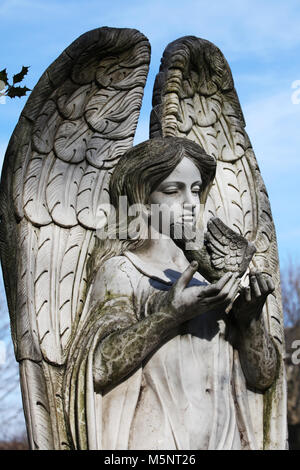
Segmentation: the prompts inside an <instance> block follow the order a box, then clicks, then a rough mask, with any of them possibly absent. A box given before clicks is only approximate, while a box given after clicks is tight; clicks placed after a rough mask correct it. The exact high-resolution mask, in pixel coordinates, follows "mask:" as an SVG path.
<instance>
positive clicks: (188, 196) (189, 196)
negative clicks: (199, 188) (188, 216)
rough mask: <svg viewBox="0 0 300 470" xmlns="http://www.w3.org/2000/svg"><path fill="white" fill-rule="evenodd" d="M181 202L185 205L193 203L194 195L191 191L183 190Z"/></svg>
mask: <svg viewBox="0 0 300 470" xmlns="http://www.w3.org/2000/svg"><path fill="white" fill-rule="evenodd" d="M183 204H185V205H186V206H191V205H195V198H194V195H193V193H192V191H190V190H188V189H187V190H186V191H185V192H184V194H183Z"/></svg>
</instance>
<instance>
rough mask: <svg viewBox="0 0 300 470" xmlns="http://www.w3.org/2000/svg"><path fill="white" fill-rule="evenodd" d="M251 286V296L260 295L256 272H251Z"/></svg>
mask: <svg viewBox="0 0 300 470" xmlns="http://www.w3.org/2000/svg"><path fill="white" fill-rule="evenodd" d="M250 287H251V297H252V298H253V297H260V296H261V291H260V288H259V285H258V281H257V279H256V273H253V272H252V273H250Z"/></svg>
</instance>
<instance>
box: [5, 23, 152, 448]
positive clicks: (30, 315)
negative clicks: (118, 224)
mask: <svg viewBox="0 0 300 470" xmlns="http://www.w3.org/2000/svg"><path fill="white" fill-rule="evenodd" d="M149 62H150V45H149V42H148V40H147V39H146V38H145V37H144V36H143V35H142V34H141V33H140V32H138V31H136V30H132V29H116V28H100V29H96V30H93V31H90V32H88V33H86V34H84V35H82V36H80V37H79V38H78V39H77V40H76V41H74V42H73V43H72V44H71V45H70V46H69V47H68V48H67V49H66V50H65V51H64V52H63V53H62V54H61V55H60V56H59V57H58V59H57V60H56V61H55V62H54V63H53V64H52V65H50V67H49V68H48V69H47V70H46V72H45V73H44V74H43V76H42V77H41V79H40V80H39V82H38V84H37V85H36V87H35V89H34V90H33V91H32V93H31V95H30V97H29V99H28V101H27V104H26V106H25V107H24V110H23V112H22V114H21V117H20V120H19V122H18V124H17V126H16V129H15V131H14V133H13V135H12V138H11V140H10V143H9V146H8V149H7V153H6V157H5V161H4V167H3V171H2V179H1V190H0V211H1V228H0V237H1V238H0V250H1V261H2V267H3V273H4V281H5V287H6V293H7V299H8V304H9V311H10V316H11V326H12V336H13V340H14V345H15V352H16V358H17V360H18V361H20V362H21V376H22V383H23V384H24V386H23V396H24V403H25V412H26V416H27V422H28V430H29V434H30V440H31V445H32V446H33V447H35V448H52V447H53V446H54V447H55V448H66V447H68V443H67V442H66V439H67V438H66V432H65V429H63V428H64V423H63V418H62V412H61V411H59V410H62V409H63V407H62V397H61V395H60V389H59V387H60V384H61V383H62V377H63V371H64V364H65V361H66V357H67V354H68V351H69V347H70V344H71V340H72V338H73V336H74V335H75V332H76V327H77V325H78V322H79V320H80V316H81V313H82V311H83V308H84V304H85V299H86V295H87V290H88V286H87V279H86V265H87V260H88V259H89V257H90V255H91V252H92V250H93V246H94V240H95V230H96V228H97V223H98V221H99V204H101V203H108V202H109V197H108V192H107V186H108V183H109V177H110V174H111V172H112V169H113V167H114V165H115V164H116V163H117V161H118V158H119V157H120V155H122V154H123V153H124V152H125V151H126V150H127V149H129V148H130V147H131V146H132V144H133V138H134V133H135V129H136V125H137V120H138V116H139V111H140V107H141V103H142V96H143V89H144V86H145V82H146V78H147V73H148V66H149ZM102 215H103V214H102ZM102 220H103V217H102ZM32 361H34V362H35V363H36V364H35V365H31V364H32ZM31 395H32V396H31ZM35 395H36V396H40V395H41V397H42V398H39V399H37V400H35V398H34V397H35ZM41 403H42V405H41ZM41 406H42V408H43V410H44V411H41V410H40V409H41ZM46 410H47V411H46ZM47 416H48V418H47ZM47 419H48V421H47ZM46 422H47V423H46ZM45 426H46V427H47V428H48V431H49V429H52V431H51V432H50V431H49V432H48V431H47V432H46V431H45ZM40 427H41V429H43V430H44V431H45V432H44V431H43V432H40V431H41V430H40ZM56 430H57V431H56ZM39 436H40V438H39ZM62 441H63V442H62Z"/></svg>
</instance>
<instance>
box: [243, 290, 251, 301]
mask: <svg viewBox="0 0 300 470" xmlns="http://www.w3.org/2000/svg"><path fill="white" fill-rule="evenodd" d="M243 294H244V296H245V300H246V302H251V288H250V287H245V288H244V289H243Z"/></svg>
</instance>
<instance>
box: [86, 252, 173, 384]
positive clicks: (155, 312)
mask: <svg viewBox="0 0 300 470" xmlns="http://www.w3.org/2000/svg"><path fill="white" fill-rule="evenodd" d="M133 284H134V278H133V277H131V273H130V265H129V264H128V262H126V261H125V263H124V264H123V265H122V264H118V265H116V264H115V263H114V260H113V259H111V260H109V261H108V262H106V263H105V264H104V265H103V267H102V268H100V270H99V272H98V274H97V277H96V280H95V284H94V292H93V294H92V295H93V297H94V298H97V303H95V307H94V309H97V308H98V312H96V314H97V315H101V316H103V318H104V316H106V317H107V322H109V321H110V320H109V318H110V317H111V316H113V317H114V320H113V324H114V326H113V327H112V331H111V332H110V334H108V335H106V337H105V338H104V339H103V340H102V341H100V342H99V343H98V345H97V346H96V349H95V352H94V370H93V376H94V386H95V390H97V391H104V390H106V389H107V388H109V387H112V386H114V385H116V384H117V383H118V382H119V381H120V380H122V379H123V378H124V377H126V376H128V375H129V374H130V373H131V372H132V371H134V370H135V369H136V368H137V367H139V365H140V364H141V363H142V361H143V360H144V359H145V358H146V357H147V356H148V355H149V354H150V353H151V352H152V351H154V350H155V349H156V348H157V347H159V346H161V345H162V343H163V342H164V341H165V340H166V339H167V338H170V337H171V336H172V331H173V330H174V328H175V329H176V326H177V325H178V324H179V323H180V321H179V319H178V318H176V317H175V316H174V315H172V313H171V311H168V309H166V308H164V309H163V311H160V309H159V307H158V304H160V303H161V297H162V295H163V294H165V293H160V292H158V293H157V295H152V296H150V298H148V300H147V302H146V307H145V308H146V311H147V312H150V310H151V315H149V316H146V317H145V318H143V319H139V318H138V312H136V311H135V302H134V286H133ZM160 294H162V295H160ZM105 298H106V301H105V303H103V299H105ZM173 334H174V333H173Z"/></svg>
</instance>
